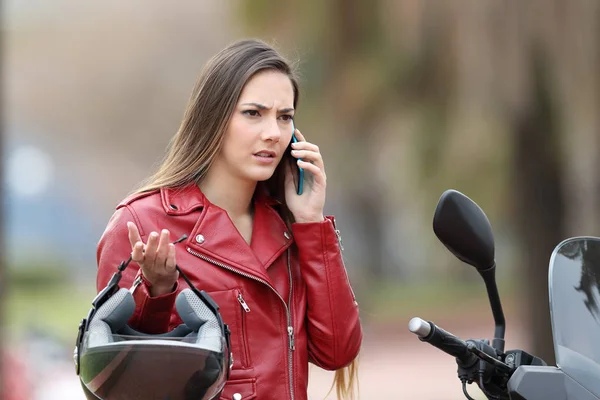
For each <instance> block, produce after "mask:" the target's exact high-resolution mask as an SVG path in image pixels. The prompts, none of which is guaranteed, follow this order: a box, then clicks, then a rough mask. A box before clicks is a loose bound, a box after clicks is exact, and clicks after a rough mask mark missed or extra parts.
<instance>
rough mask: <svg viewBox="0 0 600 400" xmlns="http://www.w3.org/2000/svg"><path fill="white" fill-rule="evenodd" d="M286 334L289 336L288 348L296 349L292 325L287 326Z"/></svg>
mask: <svg viewBox="0 0 600 400" xmlns="http://www.w3.org/2000/svg"><path fill="white" fill-rule="evenodd" d="M288 336H289V338H290V350H296V346H295V345H294V327H293V326H288Z"/></svg>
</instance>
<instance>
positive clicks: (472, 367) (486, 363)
mask: <svg viewBox="0 0 600 400" xmlns="http://www.w3.org/2000/svg"><path fill="white" fill-rule="evenodd" d="M408 329H409V330H410V331H411V332H412V333H414V334H415V335H417V337H418V338H419V340H421V341H422V342H427V343H429V344H431V345H432V346H435V347H437V348H438V349H440V350H442V351H443V352H445V353H447V354H449V355H451V356H453V357H455V358H456V363H457V364H458V377H459V379H460V380H461V382H462V383H463V392H464V393H465V396H467V398H469V399H470V398H471V397H470V396H469V395H468V393H467V391H466V388H465V384H466V383H473V382H476V383H477V385H478V386H479V388H480V389H481V390H482V391H483V392H484V394H485V395H486V396H487V397H488V398H490V399H508V391H507V387H506V384H507V382H508V380H509V379H510V376H511V375H512V373H513V372H514V371H515V370H516V367H517V365H514V364H511V365H508V364H506V363H505V362H504V357H505V356H506V354H505V353H502V354H498V353H497V352H496V350H495V349H494V348H493V347H492V346H490V344H489V341H487V340H467V341H464V340H462V339H460V338H458V337H456V336H455V335H453V334H452V333H450V332H447V331H445V330H444V329H442V328H440V327H439V326H436V325H435V324H434V323H433V322H431V321H424V320H422V319H421V318H418V317H415V318H413V319H411V320H410V322H409V324H408ZM512 352H513V353H515V354H521V353H524V352H523V351H521V350H513V351H512ZM511 359H514V357H512V358H511Z"/></svg>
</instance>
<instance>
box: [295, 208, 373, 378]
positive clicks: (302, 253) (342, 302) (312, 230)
mask: <svg viewBox="0 0 600 400" xmlns="http://www.w3.org/2000/svg"><path fill="white" fill-rule="evenodd" d="M292 231H293V234H294V238H295V241H296V244H297V246H298V258H299V262H300V270H301V274H302V278H303V279H304V281H305V283H306V288H307V289H306V290H307V299H308V304H307V330H308V351H309V356H310V358H311V361H312V362H313V363H315V364H316V365H318V366H320V367H321V368H324V369H327V370H335V369H339V368H343V367H345V366H346V365H348V364H350V362H352V360H354V359H355V358H356V356H357V355H358V352H359V350H360V346H361V343H362V328H361V324H360V319H359V311H358V303H357V302H356V299H355V297H354V292H353V291H352V288H351V286H350V281H349V279H348V274H347V272H346V268H345V266H344V261H343V259H342V254H341V246H340V241H339V232H338V231H337V230H336V228H335V220H334V218H333V217H327V218H326V219H325V221H323V222H311V223H301V224H300V223H296V224H293V225H292Z"/></svg>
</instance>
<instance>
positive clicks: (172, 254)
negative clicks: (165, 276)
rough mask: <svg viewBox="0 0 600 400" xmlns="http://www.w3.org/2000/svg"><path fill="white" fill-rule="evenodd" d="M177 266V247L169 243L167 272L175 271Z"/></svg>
mask: <svg viewBox="0 0 600 400" xmlns="http://www.w3.org/2000/svg"><path fill="white" fill-rule="evenodd" d="M176 264H177V261H176V260H175V245H174V244H173V243H169V246H168V252H167V261H166V267H167V272H171V271H173V270H175V265H176Z"/></svg>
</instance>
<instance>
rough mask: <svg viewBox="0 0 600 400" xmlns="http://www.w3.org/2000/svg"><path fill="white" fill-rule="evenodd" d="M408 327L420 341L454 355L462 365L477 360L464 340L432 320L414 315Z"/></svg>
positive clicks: (467, 364)
mask: <svg viewBox="0 0 600 400" xmlns="http://www.w3.org/2000/svg"><path fill="white" fill-rule="evenodd" d="M408 329H409V330H410V331H411V332H412V333H414V334H415V335H417V336H418V338H419V340H421V341H422V342H427V343H429V344H431V345H433V346H435V347H437V348H438V349H440V350H442V351H443V352H445V353H447V354H450V355H451V356H453V357H455V358H456V359H457V362H460V364H461V366H463V367H469V366H472V365H473V364H475V363H476V362H477V361H478V358H477V357H476V356H475V355H474V354H473V353H471V352H470V351H469V349H468V348H467V343H466V342H465V341H463V340H461V339H459V338H458V337H456V336H454V335H453V334H451V333H449V332H446V331H445V330H443V329H442V328H440V327H438V326H436V325H435V324H434V323H433V322H430V321H424V320H422V319H421V318H418V317H415V318H413V319H411V320H410V322H409V323H408Z"/></svg>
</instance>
